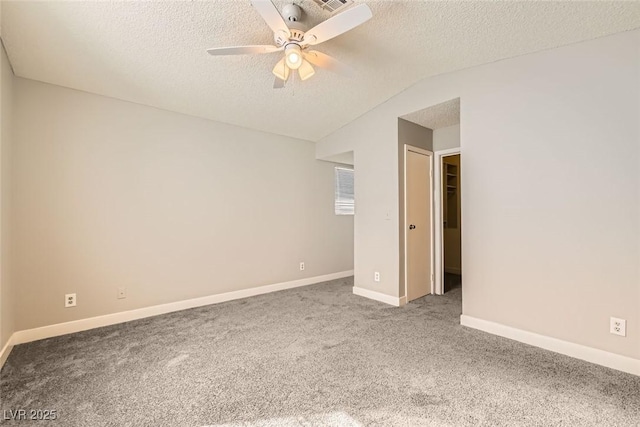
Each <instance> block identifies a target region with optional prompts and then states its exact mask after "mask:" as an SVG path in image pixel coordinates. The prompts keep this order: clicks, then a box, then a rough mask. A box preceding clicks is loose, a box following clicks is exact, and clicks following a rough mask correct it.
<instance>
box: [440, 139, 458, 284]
mask: <svg viewBox="0 0 640 427" xmlns="http://www.w3.org/2000/svg"><path fill="white" fill-rule="evenodd" d="M456 154H460V159H462V155H461V150H460V147H457V148H450V149H448V150H441V151H436V152H435V153H434V163H435V168H434V169H435V170H434V172H433V175H434V176H433V186H434V188H435V206H434V211H435V212H434V222H435V224H436V226H435V241H436V244H435V251H434V258H435V265H436V270H435V272H434V274H435V284H434V287H435V292H434V293H435V294H436V295H444V227H443V224H442V208H443V206H444V200H443V197H444V195H443V194H442V159H443V158H444V157H449V156H455V155H456ZM461 171H462V169H461ZM461 176H462V175H461ZM458 191H459V192H460V206H459V209H460V216H461V217H462V204H463V203H462V196H463V192H462V185H460V188H458ZM462 224H463V222H462V221H461V222H460V240H462ZM460 243H461V246H462V242H460ZM461 262H462V260H461Z"/></svg>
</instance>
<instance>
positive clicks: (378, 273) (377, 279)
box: [373, 271, 380, 282]
mask: <svg viewBox="0 0 640 427" xmlns="http://www.w3.org/2000/svg"><path fill="white" fill-rule="evenodd" d="M373 281H374V282H379V281H380V272H379V271H376V272H375V273H373Z"/></svg>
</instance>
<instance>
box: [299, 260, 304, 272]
mask: <svg viewBox="0 0 640 427" xmlns="http://www.w3.org/2000/svg"><path fill="white" fill-rule="evenodd" d="M300 271H304V262H301V263H300Z"/></svg>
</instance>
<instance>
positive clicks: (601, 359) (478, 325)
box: [460, 314, 640, 375]
mask: <svg viewBox="0 0 640 427" xmlns="http://www.w3.org/2000/svg"><path fill="white" fill-rule="evenodd" d="M460 324H461V325H462V326H467V327H469V328H474V329H479V330H481V331H484V332H488V333H490V334H494V335H499V336H501V337H505V338H509V339H512V340H515V341H520V342H523V343H525V344H529V345H533V346H535V347H540V348H544V349H545V350H550V351H553V352H556V353H560V354H564V355H565V356H570V357H575V358H576V359H581V360H585V361H587V362H591V363H595V364H597V365H602V366H606V367H607V368H612V369H617V370H618V371H623V372H627V373H629V374H633V375H640V360H639V359H633V358H631V357H627V356H622V355H620V354H615V353H610V352H608V351H604V350H599V349H597V348H593V347H587V346H584V345H580V344H575V343H572V342H568V341H563V340H560V339H557V338H552V337H548V336H546V335H539V334H536V333H533V332H528V331H523V330H522V329H516V328H512V327H510V326H505V325H502V324H500V323H495V322H490V321H488V320H482V319H478V318H475V317H471V316H466V315H464V314H463V315H461V316H460Z"/></svg>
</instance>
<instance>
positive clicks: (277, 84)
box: [273, 77, 285, 89]
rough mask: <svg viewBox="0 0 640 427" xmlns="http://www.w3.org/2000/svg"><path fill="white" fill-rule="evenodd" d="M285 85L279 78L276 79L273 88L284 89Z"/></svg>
mask: <svg viewBox="0 0 640 427" xmlns="http://www.w3.org/2000/svg"><path fill="white" fill-rule="evenodd" d="M284 83H285V81H284V80H282V79H280V78H279V77H276V78H275V80H274V81H273V88H274V89H282V88H283V87H284Z"/></svg>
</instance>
